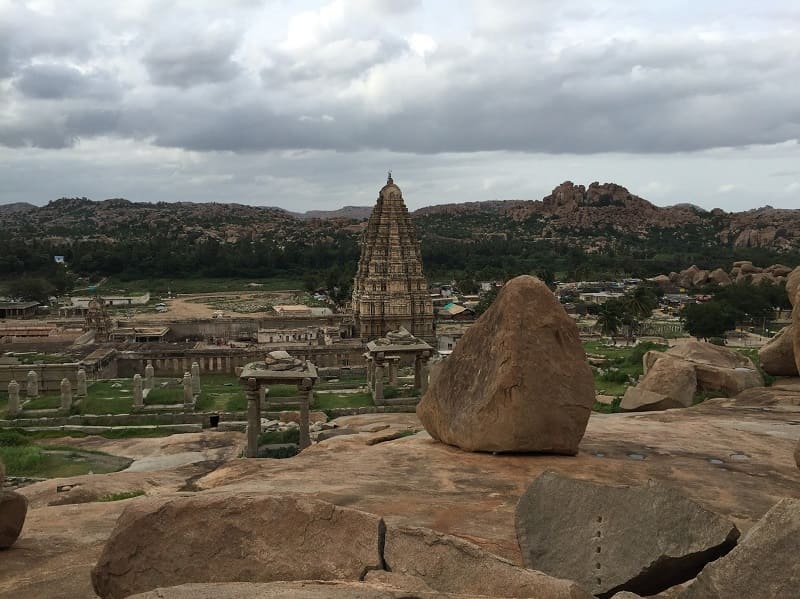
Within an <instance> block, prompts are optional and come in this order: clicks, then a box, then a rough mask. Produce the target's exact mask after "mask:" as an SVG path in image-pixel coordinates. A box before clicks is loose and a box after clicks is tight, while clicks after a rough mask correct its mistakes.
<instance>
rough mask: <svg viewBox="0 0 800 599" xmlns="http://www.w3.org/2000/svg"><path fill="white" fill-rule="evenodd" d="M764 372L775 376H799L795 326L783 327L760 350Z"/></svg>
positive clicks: (759, 356) (759, 357)
mask: <svg viewBox="0 0 800 599" xmlns="http://www.w3.org/2000/svg"><path fill="white" fill-rule="evenodd" d="M758 359H759V361H760V362H761V368H763V369H764V372H766V373H768V374H771V375H774V376H797V373H798V369H797V364H795V360H794V326H793V325H789V326H787V327H783V328H782V329H781V330H780V331H778V334H777V335H775V336H774V337H773V338H772V339H770V340H769V341H768V342H767V343H766V344H765V345H764V346H763V347H762V348H761V349H759V350H758Z"/></svg>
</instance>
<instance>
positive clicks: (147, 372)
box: [144, 360, 156, 389]
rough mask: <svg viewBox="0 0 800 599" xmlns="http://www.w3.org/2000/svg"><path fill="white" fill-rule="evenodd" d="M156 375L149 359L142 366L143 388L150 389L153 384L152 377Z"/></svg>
mask: <svg viewBox="0 0 800 599" xmlns="http://www.w3.org/2000/svg"><path fill="white" fill-rule="evenodd" d="M155 376H156V369H155V368H153V362H152V361H151V360H148V361H147V366H145V367H144V388H145V389H152V388H153V384H154V383H155V381H154V379H155Z"/></svg>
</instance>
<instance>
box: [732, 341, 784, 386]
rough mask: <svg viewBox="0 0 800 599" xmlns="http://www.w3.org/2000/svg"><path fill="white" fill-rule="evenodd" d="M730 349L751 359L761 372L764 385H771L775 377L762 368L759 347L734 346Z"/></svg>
mask: <svg viewBox="0 0 800 599" xmlns="http://www.w3.org/2000/svg"><path fill="white" fill-rule="evenodd" d="M731 349H735V350H736V351H738V352H739V353H740V354H744V355H745V356H747V357H748V358H750V359H751V360H752V361H753V364H755V365H756V368H757V369H758V372H760V373H761V377H762V378H763V379H764V386H766V387H771V386H772V383H774V382H775V380H776V377H774V376H772V375H771V374H769V373H767V372H765V371H764V369H763V368H762V367H761V358H759V357H758V349H759V348H755V347H734V348H731Z"/></svg>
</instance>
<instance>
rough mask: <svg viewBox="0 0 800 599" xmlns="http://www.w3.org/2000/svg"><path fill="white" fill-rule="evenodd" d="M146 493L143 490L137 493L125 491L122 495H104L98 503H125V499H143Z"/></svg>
mask: <svg viewBox="0 0 800 599" xmlns="http://www.w3.org/2000/svg"><path fill="white" fill-rule="evenodd" d="M142 495H144V491H142V490H141V489H139V490H137V491H124V492H122V493H111V494H110V495H103V496H102V497H100V498H98V499H97V501H123V500H125V499H133V498H134V497H141V496H142Z"/></svg>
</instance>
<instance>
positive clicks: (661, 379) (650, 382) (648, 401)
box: [620, 360, 697, 411]
mask: <svg viewBox="0 0 800 599" xmlns="http://www.w3.org/2000/svg"><path fill="white" fill-rule="evenodd" d="M696 389H697V376H696V375H695V372H694V367H693V366H692V365H691V364H690V363H689V362H686V361H684V360H658V361H657V362H656V363H655V364H654V365H653V367H652V368H650V370H648V371H647V375H645V377H644V379H643V380H642V382H641V383H639V384H638V385H636V387H628V388H627V389H626V390H625V396H624V397H623V398H622V402H621V403H620V408H622V409H623V410H628V411H633V410H669V409H671V408H688V407H689V406H691V405H692V401H693V400H694V394H695V390H696Z"/></svg>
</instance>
